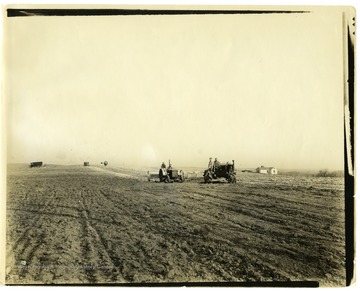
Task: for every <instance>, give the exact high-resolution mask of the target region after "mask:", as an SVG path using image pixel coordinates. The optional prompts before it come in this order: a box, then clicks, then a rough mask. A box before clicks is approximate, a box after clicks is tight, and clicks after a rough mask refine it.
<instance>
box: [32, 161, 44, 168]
mask: <svg viewBox="0 0 360 291" xmlns="http://www.w3.org/2000/svg"><path fill="white" fill-rule="evenodd" d="M42 165H43V162H32V163H30V165H29V167H30V168H39V167H42Z"/></svg>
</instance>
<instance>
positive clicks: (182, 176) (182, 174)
mask: <svg viewBox="0 0 360 291" xmlns="http://www.w3.org/2000/svg"><path fill="white" fill-rule="evenodd" d="M179 181H180V183H182V182H184V181H185V175H184V173H181V175H180V177H179Z"/></svg>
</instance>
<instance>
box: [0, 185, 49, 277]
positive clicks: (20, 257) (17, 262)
mask: <svg viewBox="0 0 360 291" xmlns="http://www.w3.org/2000/svg"><path fill="white" fill-rule="evenodd" d="M41 192H42V193H44V192H45V191H44V190H43V191H41ZM42 196H44V197H48V199H47V200H46V202H45V203H44V208H45V209H46V208H47V207H49V208H50V207H51V203H52V201H53V200H54V196H51V195H42ZM9 210H11V208H10V209H9ZM45 217H46V216H45V215H43V214H41V213H38V214H36V215H34V218H33V219H32V221H31V223H30V224H29V226H28V227H27V228H25V230H24V231H23V234H22V235H20V236H19V237H18V238H15V242H14V244H13V245H12V246H11V247H9V248H8V249H7V265H9V266H13V268H14V267H15V269H20V272H18V276H19V278H20V279H25V278H26V276H27V274H28V273H29V270H30V268H31V266H32V265H33V263H34V262H33V259H34V256H35V253H36V252H37V250H38V249H39V248H40V247H41V245H43V244H44V243H45V237H44V234H43V233H40V235H39V236H38V237H35V236H34V230H35V229H40V228H41V226H42V225H43V224H44V223H45V221H44V220H45ZM29 239H30V241H29ZM34 240H35V242H34ZM11 273H12V272H9V273H8V274H7V277H10V275H11Z"/></svg>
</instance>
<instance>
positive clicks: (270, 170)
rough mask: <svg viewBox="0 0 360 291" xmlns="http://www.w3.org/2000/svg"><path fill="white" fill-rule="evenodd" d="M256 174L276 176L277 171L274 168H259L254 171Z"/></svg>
mask: <svg viewBox="0 0 360 291" xmlns="http://www.w3.org/2000/svg"><path fill="white" fill-rule="evenodd" d="M256 173H259V174H271V175H277V173H278V170H277V169H276V168H274V167H264V166H261V167H259V168H257V169H256Z"/></svg>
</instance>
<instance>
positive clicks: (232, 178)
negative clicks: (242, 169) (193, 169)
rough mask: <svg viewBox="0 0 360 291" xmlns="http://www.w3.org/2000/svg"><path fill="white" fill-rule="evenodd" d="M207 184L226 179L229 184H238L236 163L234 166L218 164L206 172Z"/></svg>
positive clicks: (233, 162) (205, 179)
mask: <svg viewBox="0 0 360 291" xmlns="http://www.w3.org/2000/svg"><path fill="white" fill-rule="evenodd" d="M203 176H204V181H205V183H211V182H212V181H213V180H215V179H219V178H225V179H226V180H227V181H228V182H229V183H236V171H235V161H234V160H233V161H232V164H230V163H225V164H221V163H220V164H217V165H214V166H212V167H211V168H209V169H206V170H205V171H204V175H203Z"/></svg>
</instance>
